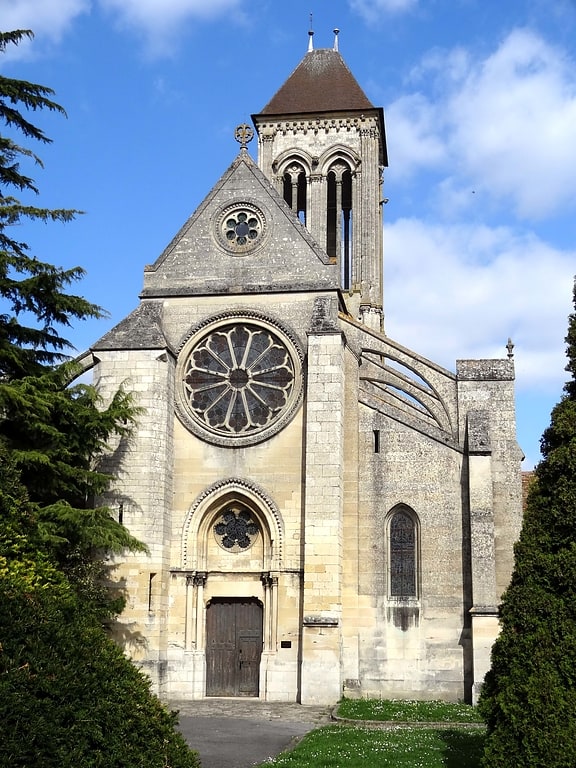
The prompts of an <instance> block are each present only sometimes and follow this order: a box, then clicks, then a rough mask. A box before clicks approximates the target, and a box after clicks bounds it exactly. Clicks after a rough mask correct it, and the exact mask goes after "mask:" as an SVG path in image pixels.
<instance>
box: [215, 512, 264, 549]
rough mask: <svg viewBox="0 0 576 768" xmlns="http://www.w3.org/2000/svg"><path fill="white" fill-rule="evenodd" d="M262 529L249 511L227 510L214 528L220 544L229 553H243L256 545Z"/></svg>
mask: <svg viewBox="0 0 576 768" xmlns="http://www.w3.org/2000/svg"><path fill="white" fill-rule="evenodd" d="M259 532H260V527H259V526H258V523H257V522H256V521H255V520H254V518H253V517H252V513H251V512H250V511H249V510H247V509H239V510H234V509H227V510H225V511H224V512H223V513H222V515H221V516H220V518H219V519H218V521H217V522H216V524H215V526H214V536H215V538H216V541H217V542H218V544H219V545H220V546H221V547H222V548H223V549H226V550H228V551H229V552H242V551H244V550H246V549H248V548H249V547H251V546H252V544H254V541H255V540H256V538H257V536H258V534H259Z"/></svg>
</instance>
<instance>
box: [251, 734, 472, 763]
mask: <svg viewBox="0 0 576 768" xmlns="http://www.w3.org/2000/svg"><path fill="white" fill-rule="evenodd" d="M483 748H484V732H483V731H482V730H481V729H478V728H457V729H451V728H449V727H447V728H442V729H435V728H400V727H396V728H391V729H386V730H376V729H374V728H365V727H362V726H359V727H351V726H338V725H331V726H327V727H325V728H318V729H317V730H315V731H312V732H311V733H309V734H308V735H307V736H305V737H304V738H303V739H302V741H301V742H300V743H299V744H298V745H297V746H296V748H295V749H293V750H292V751H290V752H283V753H282V754H281V755H278V757H276V758H275V759H271V760H268V761H267V762H266V763H262V766H261V768H272V766H273V767H274V768H340V766H346V768H480V760H481V757H482V751H483Z"/></svg>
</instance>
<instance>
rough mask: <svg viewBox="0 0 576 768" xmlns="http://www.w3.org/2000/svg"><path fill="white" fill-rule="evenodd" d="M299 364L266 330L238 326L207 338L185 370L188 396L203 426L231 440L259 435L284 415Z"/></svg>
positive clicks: (250, 326) (281, 343)
mask: <svg viewBox="0 0 576 768" xmlns="http://www.w3.org/2000/svg"><path fill="white" fill-rule="evenodd" d="M294 387H295V371H294V363H293V361H292V358H291V356H290V353H289V352H288V349H287V348H286V346H285V345H284V343H283V342H282V341H281V340H280V338H279V337H278V336H276V334H274V333H273V332H272V331H270V330H269V329H267V328H263V327H260V326H257V325H252V324H249V323H234V324H230V325H227V326H223V327H220V328H218V329H216V330H214V331H212V332H210V333H208V334H207V335H206V336H205V337H204V338H203V339H201V340H200V341H199V342H198V343H197V344H196V346H195V347H194V348H193V350H192V352H191V354H190V355H189V357H188V360H187V361H186V364H185V367H184V394H185V398H186V401H187V404H188V406H189V408H190V409H191V411H192V412H193V414H194V415H195V417H196V418H197V419H198V420H199V421H200V423H201V424H203V425H204V426H206V427H207V428H209V429H210V430H212V431H216V432H220V433H222V434H227V435H230V436H242V435H250V434H252V433H256V432H258V431H259V430H262V429H264V428H266V427H267V426H268V425H269V424H271V423H272V422H273V421H275V419H276V418H277V416H279V415H280V414H281V413H282V412H284V410H285V408H286V406H287V405H288V403H289V401H290V398H291V395H292V392H293V390H294Z"/></svg>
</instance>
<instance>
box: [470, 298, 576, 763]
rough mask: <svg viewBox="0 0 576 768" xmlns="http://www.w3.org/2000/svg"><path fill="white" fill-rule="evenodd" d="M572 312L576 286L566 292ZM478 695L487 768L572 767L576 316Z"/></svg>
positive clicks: (575, 755) (575, 747) (575, 728)
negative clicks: (563, 381)
mask: <svg viewBox="0 0 576 768" xmlns="http://www.w3.org/2000/svg"><path fill="white" fill-rule="evenodd" d="M574 308H575V310H576V283H575V286H574ZM566 343H567V356H568V364H567V366H566V370H567V371H568V372H569V374H570V375H571V378H570V379H569V381H568V382H567V383H566V385H565V386H564V393H563V396H562V398H561V400H560V402H559V403H558V404H557V405H556V406H555V407H554V409H553V410H552V414H551V421H550V426H549V427H548V428H547V429H546V430H545V432H544V434H543V436H542V440H541V451H542V457H543V458H542V461H541V462H540V463H539V464H538V466H537V467H536V469H535V472H534V480H533V483H532V485H531V488H530V491H529V494H528V499H527V504H526V512H525V516H524V521H523V526H522V531H521V534H520V539H519V541H518V543H517V544H516V548H515V566H514V572H513V575H512V580H511V583H510V586H509V587H508V589H507V591H506V593H505V595H504V597H503V601H502V605H501V607H500V621H501V627H502V631H501V634H500V636H499V638H498V639H497V641H496V643H495V645H494V647H493V650H492V667H491V670H490V671H489V673H488V674H487V676H486V680H485V683H484V687H483V689H482V694H481V697H480V704H479V705H480V710H481V712H482V714H483V715H484V717H485V719H486V722H487V725H488V739H487V746H486V751H485V757H484V763H483V765H484V766H485V768H510V766H522V768H544V767H546V768H572V766H574V765H576V311H575V313H573V314H571V315H570V318H569V325H568V334H567V336H566Z"/></svg>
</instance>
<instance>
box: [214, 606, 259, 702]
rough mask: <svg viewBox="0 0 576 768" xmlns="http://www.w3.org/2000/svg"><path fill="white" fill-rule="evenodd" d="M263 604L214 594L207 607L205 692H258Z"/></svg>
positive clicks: (221, 693) (224, 694)
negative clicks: (215, 596) (216, 596)
mask: <svg viewBox="0 0 576 768" xmlns="http://www.w3.org/2000/svg"><path fill="white" fill-rule="evenodd" d="M261 653H262V606H261V605H260V603H259V602H258V601H257V600H255V599H253V598H252V599H250V598H233V597H230V598H220V597H219V598H214V599H213V600H211V601H210V603H209V605H208V608H207V610H206V696H258V692H259V687H258V685H259V677H260V655H261Z"/></svg>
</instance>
